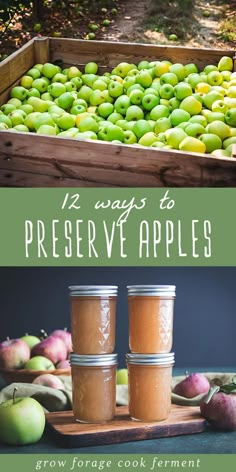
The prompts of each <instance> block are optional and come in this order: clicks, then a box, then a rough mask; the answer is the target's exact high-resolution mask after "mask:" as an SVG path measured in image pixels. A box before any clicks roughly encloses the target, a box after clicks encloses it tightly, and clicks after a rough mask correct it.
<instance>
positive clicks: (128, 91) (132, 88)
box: [127, 84, 145, 97]
mask: <svg viewBox="0 0 236 472" xmlns="http://www.w3.org/2000/svg"><path fill="white" fill-rule="evenodd" d="M137 89H138V90H141V91H142V92H143V93H144V91H145V89H144V88H143V87H142V86H141V85H140V84H134V85H131V86H130V87H129V88H128V90H127V95H128V97H130V95H131V93H132V92H133V90H137Z"/></svg>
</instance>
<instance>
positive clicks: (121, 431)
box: [46, 405, 207, 447]
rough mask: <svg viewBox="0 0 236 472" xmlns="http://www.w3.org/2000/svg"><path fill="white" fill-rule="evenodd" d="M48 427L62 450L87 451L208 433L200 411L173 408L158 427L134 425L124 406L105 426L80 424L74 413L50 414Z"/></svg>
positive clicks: (135, 423)
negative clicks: (111, 445)
mask: <svg viewBox="0 0 236 472" xmlns="http://www.w3.org/2000/svg"><path fill="white" fill-rule="evenodd" d="M46 419H47V425H48V427H49V428H50V431H51V433H52V434H53V436H54V438H55V440H56V441H57V442H58V443H59V444H60V445H61V446H63V447H84V446H93V445H102V444H117V443H122V442H128V441H142V440H144V439H157V438H163V437H170V436H179V435H183V434H196V433H201V432H203V431H205V430H206V429H207V424H206V421H205V419H204V418H203V417H202V416H201V415H200V411H199V407H190V406H178V405H172V408H171V413H170V416H169V418H168V419H167V420H165V421H161V422H159V423H155V422H154V423H147V422H141V421H133V420H131V419H130V417H129V416H128V408H127V407H125V406H122V407H118V408H117V409H116V416H115V418H114V420H112V421H109V422H108V423H106V424H82V423H77V422H76V421H75V419H74V416H73V413H72V411H62V412H55V413H49V414H47V415H46Z"/></svg>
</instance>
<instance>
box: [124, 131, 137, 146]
mask: <svg viewBox="0 0 236 472" xmlns="http://www.w3.org/2000/svg"><path fill="white" fill-rule="evenodd" d="M124 143H125V144H134V143H137V138H136V136H135V134H134V133H133V131H131V130H129V129H127V130H124Z"/></svg>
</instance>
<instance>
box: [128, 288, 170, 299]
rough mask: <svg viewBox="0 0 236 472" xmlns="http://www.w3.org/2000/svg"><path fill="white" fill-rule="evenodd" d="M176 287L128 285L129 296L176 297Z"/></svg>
mask: <svg viewBox="0 0 236 472" xmlns="http://www.w3.org/2000/svg"><path fill="white" fill-rule="evenodd" d="M175 288H176V287H175V285H128V287H127V290H128V295H129V296H130V295H133V296H143V297H144V296H145V295H149V296H154V297H175Z"/></svg>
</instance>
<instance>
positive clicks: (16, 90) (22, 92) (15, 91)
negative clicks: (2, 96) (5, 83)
mask: <svg viewBox="0 0 236 472" xmlns="http://www.w3.org/2000/svg"><path fill="white" fill-rule="evenodd" d="M10 96H11V98H18V100H21V102H23V100H25V99H26V98H27V96H28V91H27V89H26V88H25V87H22V86H21V85H17V86H16V87H13V88H12V89H11V92H10Z"/></svg>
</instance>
